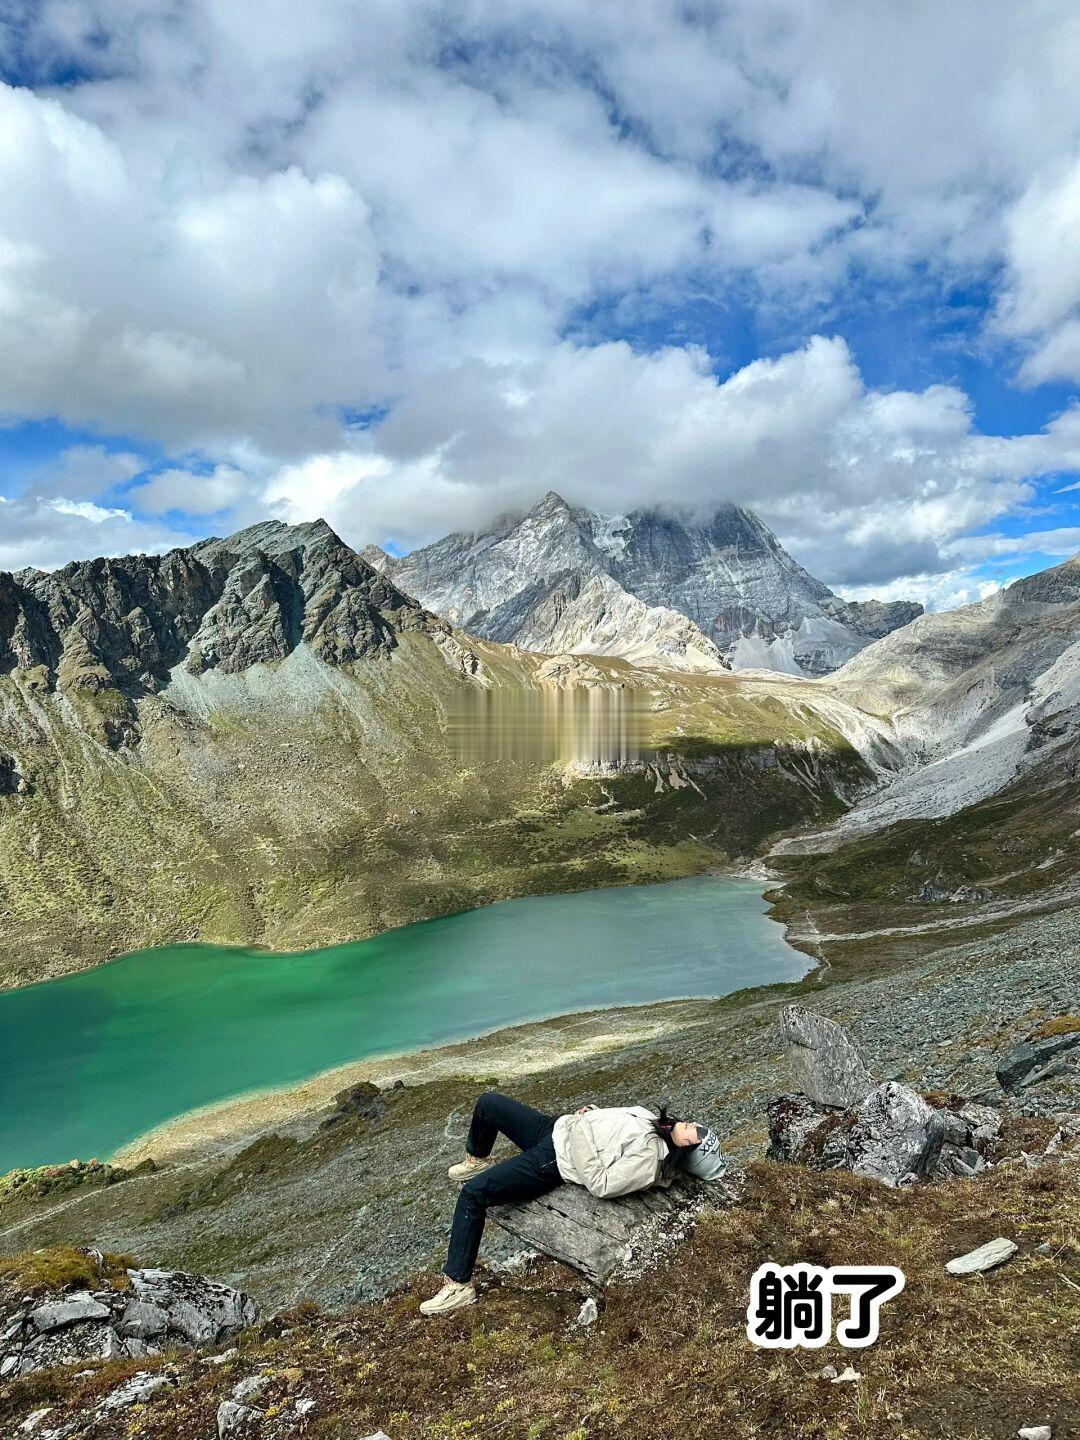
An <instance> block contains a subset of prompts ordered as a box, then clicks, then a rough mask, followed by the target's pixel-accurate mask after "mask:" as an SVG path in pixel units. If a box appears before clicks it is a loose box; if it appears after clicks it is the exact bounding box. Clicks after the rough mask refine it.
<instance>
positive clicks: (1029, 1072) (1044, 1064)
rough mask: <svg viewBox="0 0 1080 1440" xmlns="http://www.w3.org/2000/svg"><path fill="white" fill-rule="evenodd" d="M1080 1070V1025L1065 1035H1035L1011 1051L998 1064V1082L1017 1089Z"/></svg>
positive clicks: (1003, 1085) (1009, 1089)
mask: <svg viewBox="0 0 1080 1440" xmlns="http://www.w3.org/2000/svg"><path fill="white" fill-rule="evenodd" d="M1070 1069H1076V1070H1080V1026H1078V1028H1077V1029H1075V1030H1071V1031H1066V1032H1065V1033H1063V1034H1052V1035H1046V1036H1043V1037H1041V1038H1040V1037H1038V1036H1035V1037H1033V1038H1032V1039H1030V1040H1025V1041H1023V1042H1021V1044H1019V1045H1017V1046H1016V1048H1015V1049H1013V1050H1010V1052H1009V1053H1008V1055H1006V1056H1005V1057H1004V1059H1003V1060H1002V1061H1001V1062H1000V1064H999V1065H998V1067H997V1080H998V1084H999V1085H1000V1086H1001V1088H1002V1089H1003V1090H1005V1091H1009V1092H1018V1091H1022V1090H1026V1089H1028V1088H1030V1087H1031V1086H1034V1085H1040V1084H1042V1083H1043V1082H1044V1081H1047V1080H1051V1079H1054V1078H1056V1077H1057V1076H1060V1075H1065V1074H1066V1073H1067V1072H1068V1071H1069V1070H1070Z"/></svg>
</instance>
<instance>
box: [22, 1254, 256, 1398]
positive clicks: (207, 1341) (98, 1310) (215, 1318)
mask: <svg viewBox="0 0 1080 1440" xmlns="http://www.w3.org/2000/svg"><path fill="white" fill-rule="evenodd" d="M127 1278H128V1281H129V1283H130V1288H129V1289H113V1288H103V1289H101V1290H94V1291H91V1290H79V1291H75V1292H73V1293H67V1294H57V1295H52V1296H46V1297H43V1298H41V1297H39V1298H36V1299H33V1300H30V1299H24V1300H22V1301H21V1302H19V1303H18V1304H17V1305H16V1306H14V1307H9V1308H8V1309H6V1310H5V1311H4V1312H3V1313H0V1377H6V1376H13V1375H28V1374H31V1373H32V1372H33V1371H35V1370H45V1369H48V1368H49V1367H50V1366H53V1365H68V1364H74V1363H76V1362H81V1361H85V1360H93V1359H105V1360H111V1359H120V1358H123V1357H137V1358H141V1357H143V1356H146V1355H158V1354H161V1353H162V1352H163V1351H165V1350H169V1349H175V1348H176V1347H177V1346H180V1347H185V1346H196V1345H217V1344H219V1343H220V1342H221V1341H223V1340H226V1339H228V1338H229V1337H230V1336H232V1335H235V1334H237V1333H238V1332H239V1331H241V1330H243V1329H245V1328H246V1327H247V1326H248V1325H251V1324H253V1323H254V1321H255V1318H256V1313H257V1312H256V1308H255V1304H254V1302H253V1301H252V1300H251V1299H249V1297H248V1296H247V1295H245V1294H244V1293H243V1291H241V1290H234V1289H232V1287H231V1286H229V1285H222V1284H219V1283H218V1282H217V1281H215V1280H207V1279H206V1278H205V1277H203V1276H202V1275H188V1274H186V1273H184V1272H183V1271H179V1270H129V1271H128V1272H127Z"/></svg>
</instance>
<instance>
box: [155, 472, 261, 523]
mask: <svg viewBox="0 0 1080 1440" xmlns="http://www.w3.org/2000/svg"><path fill="white" fill-rule="evenodd" d="M250 488H251V480H250V477H249V476H247V475H245V474H244V472H243V471H242V470H238V469H237V468H236V466H234V465H215V466H214V468H213V470H211V471H210V472H209V473H208V474H204V473H200V472H197V471H192V470H183V469H178V468H175V467H173V468H170V469H168V470H161V471H159V472H158V474H156V475H154V476H152V477H151V478H150V479H149V480H148V481H147V482H146V483H145V484H144V485H138V486H136V487H135V488H134V489H133V490H131V491H129V493H128V500H129V502H130V503H131V504H132V505H133V506H134V507H135V508H136V509H137V510H140V511H142V512H143V513H144V514H147V515H164V514H166V513H167V512H168V511H170V510H177V511H182V512H184V513H185V514H188V515H216V514H218V513H219V512H220V511H222V510H234V511H235V509H236V508H237V507H239V506H241V505H242V503H243V501H244V500H245V498H246V497H248V496H249V494H250Z"/></svg>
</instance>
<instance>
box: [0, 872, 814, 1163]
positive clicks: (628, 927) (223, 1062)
mask: <svg viewBox="0 0 1080 1440" xmlns="http://www.w3.org/2000/svg"><path fill="white" fill-rule="evenodd" d="M775 878H776V877H775V875H774V873H772V872H764V871H763V870H762V868H761V867H760V866H759V865H757V866H753V867H748V866H738V867H736V866H725V867H723V869H720V868H719V867H717V868H715V869H713V870H712V871H710V872H709V873H707V874H702V875H699V876H697V877H686V878H682V879H678V880H674V881H671V882H667V883H660V884H656V883H655V882H652V883H646V884H645V885H642V886H631V887H626V886H610V887H608V886H603V887H598V888H596V889H593V890H589V891H583V892H573V893H572V894H563V893H556V894H553V895H550V896H536V897H529V898H527V899H523V900H516V901H507V902H494V903H492V904H491V905H487V906H483V907H474V908H473V909H471V910H466V911H462V912H461V913H460V915H457V916H454V917H440V918H439V919H436V920H432V921H427V922H421V923H420V924H418V925H417V926H416V927H412V926H410V927H405V928H404V929H402V928H398V929H390V930H387V931H385V932H383V933H382V934H381V935H380V936H379V937H374V938H373V940H372V941H370V942H365V941H361V942H359V943H358V946H357V947H351V946H346V947H333V948H332V949H331V950H324V951H313V952H290V953H288V954H286V955H282V956H273V955H270V956H267V964H268V966H269V967H270V968H268V969H267V970H266V971H264V970H263V969H262V967H261V965H260V959H261V957H260V956H259V955H258V954H256V953H253V952H252V950H251V949H250V947H232V948H229V947H218V948H221V949H222V951H223V953H222V955H221V957H220V968H219V964H218V963H216V961H215V957H214V955H213V953H212V952H213V950H214V948H215V947H211V946H205V945H199V944H195V945H190V944H184V945H181V946H176V947H171V948H172V950H173V953H172V955H167V954H166V955H163V956H162V957H161V958H159V957H158V956H156V955H155V954H154V952H153V951H136V952H133V953H132V954H131V955H129V956H127V957H120V958H119V959H118V960H117V961H115V962H114V963H112V964H107V965H105V966H101V967H94V970H93V971H92V972H90V973H88V974H86V975H83V976H78V977H68V978H67V979H66V980H65V981H62V982H57V983H58V984H62V985H63V986H64V987H65V988H64V989H63V990H58V991H55V992H54V991H53V990H52V987H51V985H45V986H37V985H35V986H30V987H26V988H25V989H23V990H22V991H21V996H22V1000H21V1008H20V1005H19V1004H17V1005H16V1008H15V1010H14V1011H11V1012H10V1013H7V1014H2V1013H0V1022H4V1023H3V1024H2V1025H0V1031H2V1032H3V1033H5V1034H7V1037H8V1039H7V1042H5V1043H6V1044H7V1045H8V1046H9V1047H11V1048H10V1053H9V1055H8V1058H7V1061H6V1064H4V1063H0V1079H2V1078H3V1076H4V1075H5V1074H6V1075H7V1079H8V1081H10V1082H11V1084H12V1085H13V1087H14V1088H13V1090H12V1096H13V1098H17V1097H18V1096H19V1095H20V1093H22V1094H23V1098H24V1099H25V1100H26V1102H27V1104H26V1106H25V1107H24V1108H23V1109H22V1110H21V1111H16V1112H13V1119H14V1118H15V1117H16V1116H18V1117H19V1120H18V1123H17V1124H15V1126H14V1128H13V1130H12V1131H11V1132H10V1133H9V1134H8V1135H7V1137H6V1139H7V1142H8V1143H7V1146H6V1148H7V1155H6V1156H5V1157H4V1158H5V1159H6V1160H7V1164H8V1165H11V1164H15V1165H24V1166H25V1165H27V1164H30V1165H34V1164H42V1163H62V1162H63V1161H64V1160H66V1159H67V1158H68V1157H69V1156H71V1155H78V1156H79V1157H81V1158H84V1159H85V1158H87V1157H89V1156H107V1155H111V1156H113V1157H115V1158H116V1160H117V1161H118V1162H119V1163H121V1164H130V1163H132V1162H133V1161H136V1162H137V1161H138V1160H142V1159H144V1158H146V1157H147V1156H151V1155H152V1156H154V1158H156V1159H161V1158H164V1157H165V1156H169V1157H173V1156H176V1155H179V1154H183V1155H188V1154H190V1153H193V1152H197V1153H203V1154H204V1153H206V1152H207V1150H208V1149H210V1150H212V1149H215V1148H231V1147H232V1146H233V1145H234V1143H235V1140H236V1137H237V1136H238V1135H241V1136H242V1135H244V1134H258V1133H262V1132H264V1131H265V1130H266V1129H267V1128H269V1127H272V1126H274V1125H278V1124H290V1123H292V1121H293V1120H295V1119H298V1118H300V1117H303V1116H304V1115H308V1114H312V1113H314V1112H316V1111H318V1110H320V1109H324V1108H325V1107H326V1106H327V1105H329V1104H330V1103H331V1102H332V1100H333V1098H334V1096H335V1095H336V1094H337V1093H338V1092H339V1091H340V1090H342V1089H344V1088H346V1087H347V1086H348V1085H351V1084H354V1083H356V1082H358V1081H360V1080H371V1081H374V1082H376V1083H379V1084H380V1085H386V1084H391V1083H393V1081H394V1080H395V1079H402V1080H405V1081H407V1083H408V1082H410V1081H411V1083H419V1082H420V1081H422V1080H423V1079H424V1078H426V1077H429V1076H433V1077H438V1076H441V1075H444V1074H446V1073H449V1071H448V1067H452V1068H453V1070H454V1071H456V1072H457V1073H461V1072H462V1071H464V1072H466V1073H468V1074H470V1076H471V1074H472V1073H473V1072H474V1071H475V1069H476V1068H477V1066H483V1067H484V1068H485V1069H491V1068H492V1062H491V1061H490V1060H486V1059H484V1060H482V1059H481V1058H480V1057H481V1055H488V1054H489V1053H490V1052H494V1053H495V1054H499V1053H500V1050H499V1037H500V1036H505V1035H507V1034H513V1037H514V1045H515V1046H516V1047H518V1050H520V1051H521V1052H522V1053H517V1051H515V1054H514V1055H513V1056H510V1057H507V1056H505V1055H502V1056H501V1059H500V1060H499V1061H498V1062H497V1064H496V1066H495V1068H497V1069H499V1070H500V1071H502V1072H505V1073H507V1074H525V1073H531V1072H535V1071H537V1070H541V1069H545V1068H549V1067H550V1066H551V1065H553V1064H557V1063H559V1062H560V1060H565V1059H566V1058H567V1057H568V1056H569V1055H572V1054H573V1053H575V1052H576V1051H579V1050H580V1048H581V1046H582V1045H583V1044H586V1043H588V1044H589V1045H591V1046H594V1047H599V1048H601V1049H609V1050H610V1049H612V1048H618V1047H619V1046H621V1045H623V1044H626V1043H630V1042H631V1041H632V1040H633V1039H635V1038H636V1039H640V1038H642V1036H643V1033H647V1034H649V1035H658V1034H660V1033H663V1032H664V1031H665V1030H666V1029H667V1028H669V1025H670V1024H671V1023H672V1017H673V1016H677V1017H678V1018H677V1019H676V1020H675V1022H674V1023H682V1020H683V1018H684V1017H683V1015H682V1014H681V1013H680V1007H683V1006H685V1005H686V1004H688V1003H690V1002H691V1001H692V1002H694V1003H697V1004H700V1003H702V1001H706V1002H708V1001H710V1000H712V999H715V998H716V997H724V996H730V995H732V994H733V993H735V992H741V991H744V990H747V989H750V990H753V989H755V988H758V987H760V986H762V985H770V984H775V983H792V982H798V981H799V980H801V979H803V978H805V975H806V972H807V970H809V969H811V968H812V967H813V966H814V964H815V963H816V961H815V958H814V957H813V956H808V955H807V954H806V952H805V950H803V949H802V947H796V946H791V945H789V944H787V943H786V941H785V939H784V934H785V930H786V927H785V926H784V925H783V924H779V923H778V922H776V921H774V920H772V918H771V915H770V911H771V908H772V907H771V905H770V904H769V902H767V901H765V900H764V897H763V895H762V887H763V886H764V885H766V884H769V883H773V882H774V881H775ZM628 892H634V894H633V896H632V895H631V894H629V893H628ZM534 907H535V908H534ZM551 907H554V908H551ZM582 907H583V908H582ZM479 919H482V921H483V923H482V924H478V923H476V922H477V921H478V920H479ZM470 921H471V922H473V923H471V924H470V923H468V922H470ZM406 931H408V932H409V933H406ZM380 941H382V942H383V943H384V944H385V943H386V942H387V941H389V942H391V948H390V949H386V950H379V949H375V950H373V951H369V949H368V947H369V945H376V946H377V945H378V944H379V942H380ZM594 947H595V948H594ZM354 949H355V953H353V952H354ZM208 952H210V953H208ZM586 956H588V957H592V958H591V959H590V961H589V963H587V964H583V958H584V957H586ZM301 957H310V959H311V960H312V962H313V964H312V965H311V966H307V965H304V964H300V965H297V964H295V963H294V962H295V961H296V960H297V959H298V958H301ZM369 957H370V965H369V963H368V960H369ZM510 957H513V959H512V960H511V959H510ZM458 958H460V959H461V960H462V962H463V968H461V970H460V971H459V969H458V967H457V959H458ZM125 960H126V961H127V962H129V963H131V964H134V966H135V968H134V969H133V970H129V971H127V972H126V973H125V972H123V971H120V972H119V973H118V972H117V971H116V970H114V964H115V965H116V966H120V965H123V964H124V963H125ZM275 960H276V961H277V962H279V963H278V964H277V966H276V967H274V966H273V965H272V964H271V962H272V961H275ZM193 967H194V968H193ZM372 967H373V968H372ZM455 977H457V979H455ZM106 978H108V980H109V984H108V985H107V986H106V987H105V988H104V989H101V988H100V982H101V981H103V980H105V979H106ZM70 986H74V987H76V988H75V989H74V990H71V989H70V988H68V987H70ZM15 994H16V995H17V994H20V992H15ZM32 995H35V996H36V1000H32V998H31V997H32ZM211 996H212V998H210V997H211ZM170 997H172V998H170ZM11 999H12V1001H15V995H12V996H11ZM88 1004H89V1007H90V1008H89V1010H88V1011H87V1009H86V1008H85V1007H86V1006H87V1005H88ZM177 1007H178V1008H177ZM0 1010H5V1011H6V1010H7V1004H6V1001H4V1000H0ZM177 1014H178V1015H179V1017H180V1019H179V1021H177V1020H176V1015H177ZM87 1015H92V1016H95V1017H96V1018H95V1020H94V1022H93V1025H92V1027H88V1024H87V1019H86V1016H87ZM54 1017H55V1018H54ZM80 1017H82V1018H80ZM170 1017H172V1018H170ZM56 1019H59V1020H61V1021H62V1022H63V1024H66V1026H67V1028H68V1030H69V1031H70V1032H71V1033H70V1035H69V1040H70V1042H71V1044H70V1046H69V1047H68V1048H65V1047H64V1046H63V1045H62V1044H61V1042H60V1039H59V1038H58V1037H60V1036H61V1035H62V1033H64V1032H63V1025H62V1026H61V1028H60V1029H56V1028H54V1027H55V1020H56ZM343 1020H344V1025H343V1023H342V1022H343ZM24 1022H25V1023H24ZM178 1024H179V1028H177V1025H178ZM643 1026H644V1027H645V1030H644V1032H643V1029H642V1027H643ZM35 1027H36V1028H35ZM72 1027H74V1028H72ZM124 1027H126V1029H125V1028H124ZM163 1027H164V1028H163ZM282 1027H284V1028H282ZM35 1033H41V1034H44V1033H48V1034H50V1035H51V1036H52V1037H53V1041H54V1045H53V1046H52V1047H51V1048H50V1049H48V1050H47V1051H44V1052H42V1051H41V1050H39V1049H36V1048H35V1047H34V1042H33V1036H34V1034H35ZM567 1035H569V1036H570V1040H571V1045H572V1048H571V1049H570V1050H567V1048H566V1046H565V1044H564V1043H563V1038H564V1037H565V1036H567ZM99 1037H100V1038H99ZM275 1037H277V1038H275ZM279 1042H280V1044H279ZM286 1042H287V1043H286ZM354 1042H355V1043H354ZM57 1045H60V1049H59V1051H57V1049H56V1046H57ZM129 1047H130V1048H129ZM35 1055H37V1056H40V1057H41V1058H40V1059H37V1060H35V1058H34V1057H35ZM58 1055H59V1056H63V1057H64V1058H63V1060H62V1061H61V1060H59V1059H58V1058H57V1056H58ZM159 1055H161V1057H162V1059H161V1061H160V1063H159V1060H158V1056H159ZM307 1060H310V1062H311V1063H310V1065H308V1064H305V1063H304V1062H305V1061H307ZM298 1061H299V1062H300V1063H297V1062H298ZM178 1067H179V1068H178ZM39 1071H40V1074H41V1076H42V1079H43V1081H44V1082H45V1084H46V1085H48V1086H51V1089H52V1090H53V1091H55V1092H56V1095H57V1096H59V1095H60V1094H61V1093H62V1092H63V1090H64V1086H65V1085H66V1086H70V1085H72V1084H76V1085H78V1086H79V1089H80V1092H81V1095H82V1099H81V1101H80V1104H81V1111H79V1110H75V1111H72V1112H65V1114H66V1118H65V1122H64V1124H63V1125H61V1126H60V1127H59V1128H58V1129H57V1131H56V1133H55V1134H52V1136H51V1139H52V1142H53V1143H51V1144H43V1141H47V1140H48V1138H49V1133H48V1132H49V1131H50V1130H51V1125H48V1126H46V1128H45V1129H43V1128H42V1124H44V1121H43V1120H42V1116H45V1115H46V1114H52V1113H53V1112H52V1111H46V1110H44V1109H43V1108H42V1107H43V1106H44V1105H46V1104H48V1103H49V1102H48V1100H47V1093H48V1092H47V1091H46V1090H44V1089H41V1088H38V1081H37V1075H38V1072H39ZM134 1073H138V1074H140V1075H144V1076H146V1077H150V1076H158V1077H159V1078H160V1079H161V1081H162V1083H163V1084H164V1085H165V1089H163V1090H161V1091H160V1094H161V1095H162V1096H164V1097H165V1099H164V1103H162V1101H160V1100H158V1101H155V1100H154V1099H153V1098H152V1094H151V1092H149V1091H147V1090H146V1089H145V1087H141V1088H139V1089H136V1090H131V1089H128V1088H127V1081H126V1080H125V1078H124V1077H125V1076H127V1075H129V1074H134ZM91 1080H92V1081H93V1083H94V1084H95V1085H96V1086H97V1088H96V1089H91V1088H88V1086H89V1085H90V1083H91ZM99 1091H100V1100H99V1101H98V1100H95V1101H94V1102H93V1104H95V1105H96V1104H98V1103H100V1104H102V1105H106V1106H108V1107H109V1108H108V1109H107V1110H104V1111H102V1112H100V1113H101V1122H100V1123H99V1122H98V1121H95V1120H94V1119H93V1116H94V1115H95V1114H96V1113H98V1112H97V1111H96V1110H94V1109H93V1108H91V1105H92V1102H91V1100H90V1098H89V1097H90V1096H91V1095H94V1096H97V1095H98V1094H99ZM169 1099H171V1100H172V1101H173V1102H174V1103H175V1104H176V1110H175V1113H173V1114H170V1113H169V1108H168V1100H169ZM185 1101H186V1102H187V1103H184V1102H185ZM155 1111H156V1113H155ZM163 1112H164V1113H163ZM125 1117H130V1119H131V1120H134V1121H136V1122H138V1121H139V1120H141V1121H142V1123H141V1124H138V1123H135V1124H129V1125H127V1126H125V1125H124V1124H123V1123H122V1122H123V1119H124V1118H125ZM39 1122H40V1123H39ZM125 1130H126V1133H125ZM23 1136H25V1138H26V1139H27V1140H29V1142H30V1143H29V1144H28V1145H25V1146H24V1145H23V1144H22V1143H20V1142H21V1137H23ZM5 1168H6V1167H5Z"/></svg>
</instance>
